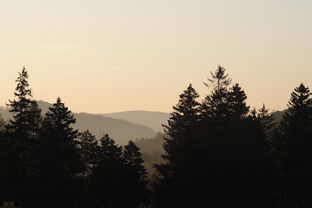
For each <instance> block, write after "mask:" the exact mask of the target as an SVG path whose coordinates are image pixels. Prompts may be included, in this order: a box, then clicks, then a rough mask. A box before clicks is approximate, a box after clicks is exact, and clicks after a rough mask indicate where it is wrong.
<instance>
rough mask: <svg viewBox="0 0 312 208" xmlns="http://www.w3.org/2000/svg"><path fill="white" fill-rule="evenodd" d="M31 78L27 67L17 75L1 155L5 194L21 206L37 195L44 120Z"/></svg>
mask: <svg viewBox="0 0 312 208" xmlns="http://www.w3.org/2000/svg"><path fill="white" fill-rule="evenodd" d="M28 78H29V75H28V72H27V71H26V69H25V67H24V68H23V69H22V71H21V72H20V73H19V76H18V78H17V79H16V83H17V86H16V88H15V92H14V96H15V99H14V100H12V101H11V100H10V101H9V104H8V107H9V111H10V113H12V114H13V119H11V120H10V121H9V122H8V124H7V125H6V133H5V135H4V137H3V139H4V140H6V141H4V143H5V145H4V146H5V150H4V154H3V158H1V160H4V164H7V165H6V166H5V167H4V168H3V169H2V176H1V179H2V180H3V183H2V187H3V189H5V190H6V193H4V194H1V195H2V196H4V197H6V198H8V199H9V200H10V201H14V202H15V203H16V204H17V205H21V206H22V205H23V206H24V205H25V206H27V205H29V203H30V202H31V201H32V199H33V198H34V191H35V190H34V186H33V185H34V184H33V183H34V177H35V176H36V174H37V173H36V172H37V167H36V158H35V157H34V153H35V152H36V147H37V135H38V131H39V127H40V123H41V115H40V113H41V110H40V109H39V108H38V105H37V103H36V102H35V101H34V100H33V98H32V93H31V89H30V87H29V83H28Z"/></svg>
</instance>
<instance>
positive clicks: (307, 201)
mask: <svg viewBox="0 0 312 208" xmlns="http://www.w3.org/2000/svg"><path fill="white" fill-rule="evenodd" d="M16 82H17V87H16V89H15V93H14V95H15V99H14V100H12V101H9V104H8V107H9V108H10V112H11V113H12V114H13V119H11V120H10V121H9V122H6V123H3V122H2V125H1V135H0V166H1V167H0V186H1V189H0V202H1V203H6V204H7V202H12V203H14V204H15V206H18V207H99V208H100V207H117V208H119V207H129V208H134V207H155V208H157V207H165V208H166V207H200V206H201V207H202V206H204V207H216V208H219V207H220V208H223V207H246V208H247V207H259V208H260V207H261V208H262V207H263V208H264V207H267V208H270V207H282V208H306V207H312V197H311V195H312V190H311V189H312V176H311V175H312V99H311V93H310V90H309V88H308V87H306V86H305V85H303V84H300V85H299V86H298V87H296V88H295V89H294V91H293V92H292V93H291V98H290V101H289V103H288V109H287V111H286V113H285V114H284V115H283V118H282V120H281V121H280V122H278V123H277V122H276V121H275V119H274V118H273V116H272V114H271V113H270V111H269V110H268V109H266V107H265V106H264V105H263V107H262V108H261V109H259V110H256V109H251V108H250V106H248V105H247V95H246V93H245V91H244V90H243V89H242V88H241V86H240V85H239V84H232V80H231V79H230V78H229V77H228V75H227V74H226V71H225V69H224V68H223V67H221V66H219V67H218V68H217V70H216V71H215V72H213V73H211V76H210V77H209V78H208V81H207V83H204V84H205V85H206V86H207V87H208V89H209V93H207V95H206V96H205V97H204V99H203V100H202V101H198V99H199V94H198V93H197V92H196V90H195V89H194V88H193V87H192V85H191V84H190V85H189V86H188V87H187V89H186V90H185V91H183V93H182V94H181V95H180V97H179V101H178V103H177V105H175V106H174V107H173V112H172V113H171V117H170V119H169V120H168V124H167V125H163V127H164V130H165V136H164V143H163V148H164V154H163V155H162V158H163V160H162V162H160V163H158V164H154V169H155V174H154V175H153V177H152V178H150V177H149V178H148V177H147V171H146V169H145V167H144V166H143V162H144V161H143V159H142V155H141V153H140V150H139V148H138V147H137V146H136V144H135V143H134V142H132V141H130V142H129V143H128V144H127V145H125V146H124V147H122V146H119V145H117V144H115V142H114V140H113V139H112V138H110V137H109V135H107V134H105V135H103V137H102V138H99V139H97V138H95V136H93V135H92V134H91V133H90V132H89V131H85V132H79V131H78V130H76V129H73V128H72V125H73V124H74V123H75V118H74V117H73V115H72V113H71V112H70V110H69V109H68V108H67V107H66V106H65V105H64V103H62V101H61V99H60V98H58V99H57V101H56V103H54V104H53V107H51V108H50V109H49V111H48V112H47V113H46V114H45V115H44V116H43V117H42V116H41V110H40V109H39V108H38V105H37V103H36V102H35V101H34V100H33V98H32V94H31V89H30V87H29V83H28V73H27V71H26V69H25V68H23V70H22V72H21V73H19V76H18V78H17V80H16ZM121 130H122V129H121Z"/></svg>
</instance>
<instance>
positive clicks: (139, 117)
mask: <svg viewBox="0 0 312 208" xmlns="http://www.w3.org/2000/svg"><path fill="white" fill-rule="evenodd" d="M103 115H104V116H106V117H111V118H116V119H123V120H126V121H130V122H133V123H137V124H140V125H143V126H147V127H149V128H151V129H153V130H154V131H156V132H163V128H162V126H161V124H167V121H168V119H169V117H170V114H169V113H163V112H153V111H126V112H118V113H109V114H103Z"/></svg>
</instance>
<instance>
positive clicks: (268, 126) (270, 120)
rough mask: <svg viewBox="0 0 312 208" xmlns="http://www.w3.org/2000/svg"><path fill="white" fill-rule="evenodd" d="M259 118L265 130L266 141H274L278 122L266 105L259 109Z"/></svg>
mask: <svg viewBox="0 0 312 208" xmlns="http://www.w3.org/2000/svg"><path fill="white" fill-rule="evenodd" d="M257 117H258V119H259V121H260V122H261V124H262V128H263V130H264V133H265V136H266V139H267V140H273V137H274V132H275V128H274V127H275V126H276V122H275V118H274V116H273V115H272V114H271V113H269V110H268V109H267V108H266V107H265V105H264V104H263V105H262V107H261V108H260V109H259V113H258V115H257Z"/></svg>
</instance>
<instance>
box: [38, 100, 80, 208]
mask: <svg viewBox="0 0 312 208" xmlns="http://www.w3.org/2000/svg"><path fill="white" fill-rule="evenodd" d="M75 122H76V119H75V118H74V116H73V115H72V113H71V111H69V110H68V108H67V107H66V106H65V105H64V103H62V102H61V99H60V98H58V99H57V101H56V103H54V104H53V106H52V107H50V108H49V111H48V112H47V113H46V115H45V117H44V120H43V127H42V132H41V135H40V146H39V147H40V153H39V158H40V166H39V168H40V177H39V179H40V180H39V182H40V183H39V189H40V191H41V192H40V195H39V196H40V197H39V203H41V204H40V205H41V206H46V207H70V206H73V203H75V201H76V198H77V195H78V193H77V191H78V190H79V189H80V187H79V183H78V182H79V181H78V180H77V176H78V174H79V173H81V172H82V170H83V165H82V162H81V158H80V155H79V151H78V146H77V145H78V144H77V136H78V131H77V130H74V129H73V127H72V125H73V124H75Z"/></svg>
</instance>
